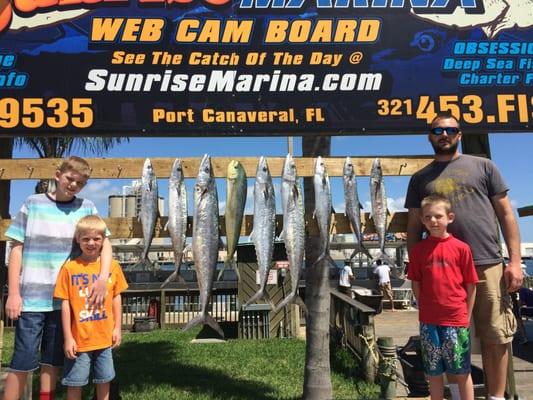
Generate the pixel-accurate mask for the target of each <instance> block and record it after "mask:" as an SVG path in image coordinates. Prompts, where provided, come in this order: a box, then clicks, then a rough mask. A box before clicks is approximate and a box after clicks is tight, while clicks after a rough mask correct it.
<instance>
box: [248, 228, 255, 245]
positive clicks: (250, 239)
mask: <svg viewBox="0 0 533 400" xmlns="http://www.w3.org/2000/svg"><path fill="white" fill-rule="evenodd" d="M248 241H249V242H253V241H254V231H253V230H252V232H250V235H249V236H248Z"/></svg>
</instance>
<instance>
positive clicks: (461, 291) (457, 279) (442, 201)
mask: <svg viewBox="0 0 533 400" xmlns="http://www.w3.org/2000/svg"><path fill="white" fill-rule="evenodd" d="M421 210H422V223H423V224H424V226H425V227H426V229H427V231H428V233H429V235H428V237H427V238H426V239H425V240H423V241H422V242H419V243H417V244H416V245H415V246H414V247H413V249H412V250H411V253H410V254H409V260H410V263H409V273H408V279H410V280H411V281H412V286H413V292H414V295H415V297H416V300H417V303H418V305H419V320H420V338H421V341H422V356H423V359H424V368H425V370H426V374H427V375H428V376H429V390H430V395H431V399H432V400H435V399H442V398H443V392H444V382H443V374H444V373H445V372H446V375H447V377H448V381H449V382H450V383H454V384H457V385H458V386H459V392H460V395H461V397H460V398H461V400H473V399H474V387H473V384H472V377H471V375H470V329H469V326H470V318H471V316H472V308H473V307H474V299H475V293H476V282H477V281H478V278H477V273H476V269H475V267H474V261H473V259H472V253H471V251H470V248H469V247H468V245H467V244H466V243H464V242H461V241H460V240H458V239H456V238H454V237H453V236H452V235H451V234H449V233H448V232H447V226H448V224H450V223H452V222H453V220H454V217H455V215H454V214H453V212H451V205H450V202H449V201H448V199H446V198H445V197H443V196H440V195H431V196H428V197H426V198H425V199H424V200H422V203H421Z"/></svg>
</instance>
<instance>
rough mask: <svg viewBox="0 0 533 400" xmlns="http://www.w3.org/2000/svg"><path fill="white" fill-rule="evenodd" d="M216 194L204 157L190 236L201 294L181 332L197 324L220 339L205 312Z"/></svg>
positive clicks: (215, 235) (214, 247)
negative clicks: (196, 309)
mask: <svg viewBox="0 0 533 400" xmlns="http://www.w3.org/2000/svg"><path fill="white" fill-rule="evenodd" d="M219 240H220V237H219V232H218V195H217V187H216V184H215V177H214V175H213V167H212V166H211V158H210V157H209V156H208V155H207V154H206V155H204V157H203V158H202V162H201V163H200V169H199V171H198V176H197V178H196V184H195V186H194V215H193V233H192V253H193V258H194V268H195V270H196V275H197V278H198V289H199V291H200V307H201V311H200V315H198V316H197V317H195V318H193V319H192V320H190V321H189V322H188V323H187V325H185V327H184V328H183V330H184V331H186V330H188V329H190V328H192V327H193V326H196V325H200V324H207V325H209V326H210V327H211V328H213V329H214V330H215V331H216V332H217V333H218V334H219V335H220V336H221V337H224V332H223V331H222V329H221V328H220V325H219V324H218V322H217V321H216V320H215V319H214V318H213V317H212V316H211V315H209V313H208V312H207V308H208V306H209V301H210V299H211V292H212V290H213V281H214V279H215V271H216V266H217V260H218V250H219Z"/></svg>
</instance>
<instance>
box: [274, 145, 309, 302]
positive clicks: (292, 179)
mask: <svg viewBox="0 0 533 400" xmlns="http://www.w3.org/2000/svg"><path fill="white" fill-rule="evenodd" d="M281 201H282V207H283V233H282V236H283V240H284V242H285V251H286V252H287V258H288V260H289V268H290V274H291V293H289V295H288V296H287V297H285V299H283V300H282V301H281V303H280V304H278V305H277V306H276V309H275V310H274V313H276V312H278V311H279V310H281V309H282V308H283V307H285V306H286V305H287V304H289V303H297V304H298V305H299V306H300V307H302V309H303V310H304V311H305V312H307V307H306V306H305V304H304V302H303V300H302V299H301V297H300V296H299V295H298V284H299V283H300V276H301V272H302V269H303V262H304V252H305V250H304V247H305V216H304V203H303V198H302V190H301V189H300V185H299V182H298V175H297V173H296V164H295V163H294V160H293V158H292V156H291V155H290V154H287V158H286V159H285V163H284V164H283V174H282V177H281Z"/></svg>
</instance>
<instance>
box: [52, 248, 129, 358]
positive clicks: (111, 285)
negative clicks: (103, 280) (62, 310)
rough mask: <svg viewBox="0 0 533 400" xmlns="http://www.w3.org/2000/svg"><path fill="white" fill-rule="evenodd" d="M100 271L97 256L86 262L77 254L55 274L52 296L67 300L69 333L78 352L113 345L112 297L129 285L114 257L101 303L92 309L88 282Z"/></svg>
mask: <svg viewBox="0 0 533 400" xmlns="http://www.w3.org/2000/svg"><path fill="white" fill-rule="evenodd" d="M99 274H100V260H98V261H95V262H92V263H87V262H85V261H83V260H82V259H81V258H77V259H75V260H72V261H68V262H67V263H65V264H64V265H63V267H62V268H61V271H59V275H58V277H57V283H56V287H55V290H54V297H57V298H58V299H64V300H69V303H70V309H71V324H72V326H71V330H72V336H73V337H74V340H75V341H76V345H77V346H78V351H80V352H86V351H92V350H98V349H105V348H107V347H110V346H111V345H112V341H113V340H112V336H113V328H114V326H115V325H114V323H115V322H114V319H113V298H114V297H115V296H118V295H120V293H121V292H123V291H124V290H126V289H127V287H128V284H127V282H126V279H125V278H124V274H123V273H122V269H121V268H120V265H119V264H118V262H116V261H115V260H113V261H112V263H111V272H110V274H109V279H108V280H107V292H106V296H105V300H104V305H103V307H102V308H100V309H98V310H95V311H92V310H90V309H89V304H88V294H89V285H91V284H92V283H93V282H94V281H96V279H97V278H98V275H99Z"/></svg>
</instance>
